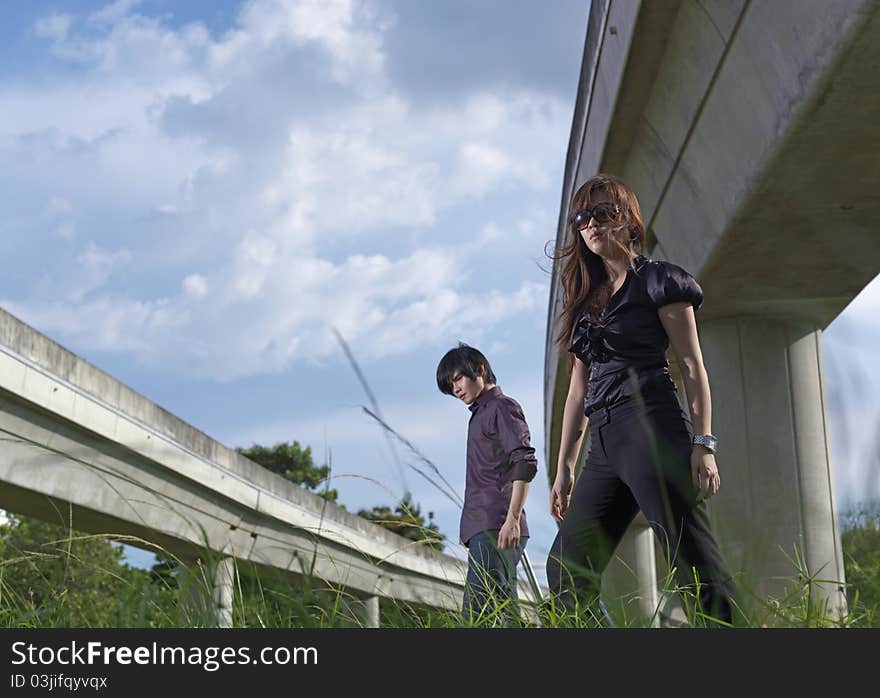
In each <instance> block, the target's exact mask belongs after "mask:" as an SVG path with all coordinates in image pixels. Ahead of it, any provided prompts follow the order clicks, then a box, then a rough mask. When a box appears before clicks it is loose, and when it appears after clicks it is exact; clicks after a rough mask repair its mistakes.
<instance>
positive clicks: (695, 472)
mask: <svg viewBox="0 0 880 698" xmlns="http://www.w3.org/2000/svg"><path fill="white" fill-rule="evenodd" d="M691 479H692V480H693V483H694V489H696V490H697V501H698V502H702V501H703V500H704V499H708V498H709V497H711V496H712V495H713V494H717V493H718V490H719V489H720V488H721V476H720V475H719V474H718V466H717V465H715V456H714V455H713V454H712V453H709V451H708V450H707V449H706V448H704V447H702V446H700V445H699V444H697V445H695V446H694V450H693V451H692V452H691Z"/></svg>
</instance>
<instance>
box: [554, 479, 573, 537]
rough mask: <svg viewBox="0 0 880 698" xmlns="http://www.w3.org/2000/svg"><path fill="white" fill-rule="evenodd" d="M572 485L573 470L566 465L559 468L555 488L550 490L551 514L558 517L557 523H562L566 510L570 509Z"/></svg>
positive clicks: (555, 517)
mask: <svg viewBox="0 0 880 698" xmlns="http://www.w3.org/2000/svg"><path fill="white" fill-rule="evenodd" d="M571 486H572V478H571V471H569V469H568V468H566V467H562V468H559V469H558V470H557V472H556V480H555V481H554V483H553V489H551V490H550V516H552V517H553V518H554V519H556V523H562V519H563V517H564V516H565V512H566V511H568V503H569V500H570V499H571Z"/></svg>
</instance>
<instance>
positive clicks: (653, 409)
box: [547, 392, 733, 622]
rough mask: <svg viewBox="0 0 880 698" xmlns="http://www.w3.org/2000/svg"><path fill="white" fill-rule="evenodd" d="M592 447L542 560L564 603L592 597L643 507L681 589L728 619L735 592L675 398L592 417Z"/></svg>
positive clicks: (631, 403) (629, 404)
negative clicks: (694, 475)
mask: <svg viewBox="0 0 880 698" xmlns="http://www.w3.org/2000/svg"><path fill="white" fill-rule="evenodd" d="M590 433H591V439H592V441H591V444H590V452H589V454H588V455H587V462H586V464H585V465H584V469H583V472H582V473H581V474H580V476H579V477H578V479H577V482H576V483H575V487H574V491H573V492H572V497H571V501H570V504H569V508H568V511H567V512H566V514H565V517H564V519H563V522H562V525H561V526H560V527H559V532H558V533H557V535H556V540H555V541H554V542H553V546H552V547H551V550H550V556H549V558H548V560H547V581H548V583H549V586H550V590H551V591H552V592H554V593H556V594H559V595H560V598H561V600H562V601H563V603H564V604H565V605H566V606H568V607H570V608H571V607H573V606H574V602H575V601H578V602H580V603H587V602H589V600H591V599H595V598H596V597H597V596H598V591H599V577H600V575H601V574H602V572H603V570H604V569H605V567H606V565H607V564H608V562H609V561H610V559H611V556H612V555H613V554H614V550H615V548H616V547H617V544H618V543H619V542H620V539H621V538H622V537H623V534H624V533H625V532H626V529H627V528H628V527H629V525H630V523H631V522H632V520H633V518H634V517H635V515H636V514H637V513H638V511H639V510H640V509H641V511H642V512H643V513H644V515H645V518H647V520H648V522H649V523H650V525H651V528H652V529H653V530H654V533H655V534H656V535H657V539H658V540H659V543H660V548H661V550H662V551H663V554H664V555H665V556H666V559H667V561H668V562H669V565H670V566H673V565H675V566H676V567H677V577H676V580H677V582H678V584H679V585H680V586H684V587H689V588H690V589H691V590H694V589H695V574H696V578H697V579H698V580H699V585H700V586H699V595H698V599H699V603H700V606H701V610H702V611H703V612H705V613H707V614H709V615H710V616H712V617H713V618H717V619H719V620H722V621H726V622H730V621H731V617H732V605H731V601H732V599H733V587H732V581H731V578H730V574H729V573H728V571H727V568H726V565H725V563H724V560H723V558H722V556H721V551H720V550H719V549H718V544H717V543H716V542H715V538H714V537H713V535H712V531H711V529H710V526H709V519H708V516H707V514H706V505H705V504H703V503H700V504H697V502H696V495H697V492H696V490H695V488H694V486H693V482H692V480H691V468H690V459H691V450H692V445H691V434H690V431H689V421H688V420H687V418H686V417H685V415H684V412H683V411H682V409H681V407H680V406H679V404H678V399H677V398H676V396H675V394H674V393H672V392H670V393H668V394H661V395H659V396H652V397H650V398H648V399H646V400H645V401H642V400H640V399H631V400H628V401H626V402H624V403H619V404H618V405H614V406H612V407H611V408H605V409H602V410H599V411H597V412H594V413H593V414H591V415H590Z"/></svg>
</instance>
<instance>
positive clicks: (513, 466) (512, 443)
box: [496, 403, 538, 482]
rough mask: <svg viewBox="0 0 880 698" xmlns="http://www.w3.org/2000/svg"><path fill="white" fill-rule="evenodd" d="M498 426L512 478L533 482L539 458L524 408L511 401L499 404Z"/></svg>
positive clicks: (500, 440)
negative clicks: (532, 443) (536, 456)
mask: <svg viewBox="0 0 880 698" xmlns="http://www.w3.org/2000/svg"><path fill="white" fill-rule="evenodd" d="M496 426H497V429H498V432H497V433H498V440H499V442H500V443H501V448H502V449H503V450H504V453H505V454H507V459H508V463H509V464H510V479H511V480H525V481H526V482H531V481H532V480H533V479H534V477H535V475H536V474H537V472H538V460H537V458H535V449H534V448H532V445H531V435H530V434H529V425H528V424H526V418H525V415H524V414H523V411H522V408H521V407H519V405H516V404H510V403H505V404H502V405H499V408H498V419H497V424H496Z"/></svg>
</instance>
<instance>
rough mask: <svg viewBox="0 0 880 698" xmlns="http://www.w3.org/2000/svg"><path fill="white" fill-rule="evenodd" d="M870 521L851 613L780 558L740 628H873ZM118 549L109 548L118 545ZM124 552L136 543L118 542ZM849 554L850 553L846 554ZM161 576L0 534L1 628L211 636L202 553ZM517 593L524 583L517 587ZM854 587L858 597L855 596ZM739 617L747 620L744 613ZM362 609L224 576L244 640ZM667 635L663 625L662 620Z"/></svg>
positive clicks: (40, 536) (296, 582)
mask: <svg viewBox="0 0 880 698" xmlns="http://www.w3.org/2000/svg"><path fill="white" fill-rule="evenodd" d="M878 522H880V516H877V515H876V514H874V515H873V517H865V516H863V517H862V518H860V519H858V518H856V519H853V520H852V521H850V523H849V524H848V527H845V529H844V536H843V541H844V552H845V558H846V559H847V560H848V568H847V574H852V575H853V577H854V578H855V579H856V580H857V581H856V582H855V583H851V584H850V585H849V586H848V587H847V596H848V601H849V608H848V610H847V612H846V614H845V615H844V616H843V617H840V618H838V617H835V615H834V613H833V610H832V609H830V608H829V607H828V604H827V603H826V602H825V600H824V598H823V596H822V594H821V593H820V590H821V589H822V587H823V586H825V585H829V584H836V582H835V580H826V579H822V578H821V577H820V576H817V575H812V576H811V575H809V574H807V573H806V572H805V565H804V563H803V558H802V556H801V555H800V554H798V553H796V552H795V553H794V554H792V555H791V556H790V561H791V565H792V574H791V577H790V579H788V580H787V584H786V585H785V592H784V593H783V594H782V595H781V596H780V597H779V598H769V599H767V598H761V597H759V596H758V595H756V594H749V593H747V592H741V596H742V598H741V601H742V606H741V608H740V611H741V614H742V616H743V617H742V619H741V620H740V622H738V625H743V626H746V627H799V628H802V627H809V628H821V627H844V628H848V627H878V619H880V614H878V606H877V598H878V597H877V589H878V588H880V585H878V581H880V552H878V550H877V548H874V547H871V545H873V544H874V543H875V542H876V540H877V536H878V535H880V533H878V531H880V528H878ZM117 540H118V539H117ZM125 541H126V542H129V543H131V544H136V545H141V546H144V545H146V543H145V541H140V540H134V539H130V538H129V539H125ZM856 544H857V545H856ZM158 553H159V555H160V559H162V560H164V561H165V563H164V569H163V568H162V565H160V566H158V567H157V568H154V570H153V571H148V570H140V569H135V568H132V567H130V566H128V565H126V564H124V563H123V562H122V559H121V556H122V553H121V551H120V550H119V549H118V547H116V546H114V545H112V544H111V542H110V537H108V536H96V535H81V534H79V533H76V532H75V531H73V530H70V529H64V528H62V527H56V526H50V525H49V524H44V523H41V522H35V521H30V520H26V519H23V520H20V523H17V524H16V523H15V522H13V523H11V524H7V525H5V526H2V527H0V627H16V628H22V627H24V628H38V627H40V628H46V627H49V628H54V627H154V628H176V627H212V626H215V625H216V624H217V615H216V611H215V606H214V599H213V589H212V584H211V580H213V579H214V578H215V574H216V568H217V564H218V561H219V558H218V557H217V555H215V554H212V553H211V552H210V551H205V553H204V555H203V556H202V557H201V558H200V559H199V560H198V561H197V562H196V564H189V565H186V564H184V561H182V560H179V559H177V558H175V557H174V556H173V555H170V554H169V553H168V552H167V551H162V550H158ZM521 583H522V582H521ZM858 584H861V585H862V588H859V586H858ZM661 587H662V589H661V592H662V593H663V594H664V595H666V596H670V597H675V598H678V599H679V600H680V601H679V604H680V607H681V612H682V614H683V616H684V618H685V622H686V624H687V625H689V626H692V627H703V626H712V625H715V624H716V621H715V619H713V618H711V617H710V616H708V615H707V614H705V613H704V612H703V611H702V609H700V608H699V604H697V603H696V601H695V600H696V599H697V598H698V594H697V591H698V581H697V580H695V582H694V584H693V585H689V586H688V587H685V588H682V587H678V586H677V585H676V584H675V582H674V581H673V578H672V574H668V575H667V576H666V577H665V578H664V579H662V580H661ZM633 601H635V599H634V598H632V597H623V598H620V599H605V603H606V608H608V609H610V610H611V611H612V615H613V616H614V618H615V622H614V624H615V625H616V626H623V627H647V626H650V625H651V624H652V623H656V622H657V621H658V620H659V618H658V617H657V616H656V615H655V617H653V618H644V617H641V616H639V615H638V614H637V613H633V612H632V611H631V610H630V609H632V608H633V606H634V604H633V603H632V602H633ZM746 609H748V610H746ZM508 610H509V607H508V603H507V602H503V601H499V602H498V603H493V604H491V605H490V607H489V608H488V609H487V611H486V612H485V613H484V614H482V615H481V616H479V617H477V618H474V619H473V620H471V621H468V622H463V621H462V619H461V618H460V616H459V613H458V611H457V610H449V611H447V610H440V609H432V608H429V607H427V606H424V605H420V604H415V603H407V602H401V601H395V600H392V599H382V600H381V603H380V623H381V625H382V627H393V628H425V629H428V628H460V627H482V628H486V627H500V626H504V625H505V624H506V620H505V619H506V618H507V612H508ZM523 610H524V615H525V616H526V617H527V618H528V619H529V620H528V624H529V625H539V626H540V627H544V628H595V629H598V628H603V627H607V626H608V625H609V622H608V618H607V616H606V614H605V613H604V611H603V609H602V607H601V606H600V604H599V599H598V598H593V599H589V600H587V601H586V602H585V603H583V604H582V605H581V606H580V607H578V608H575V609H569V608H565V607H563V606H562V605H561V604H559V603H557V602H555V600H554V599H548V600H546V601H545V603H544V604H542V605H541V606H540V607H537V608H536V607H534V606H532V605H529V604H525V605H524V607H523ZM361 611H362V602H361V599H360V597H358V596H357V595H354V594H351V593H349V592H348V591H346V590H345V589H341V588H337V587H334V586H332V585H327V584H326V583H324V582H322V581H320V580H318V579H314V578H311V577H309V576H308V575H307V574H305V575H292V574H290V573H286V572H284V571H281V570H267V569H266V568H263V567H259V566H256V565H253V564H251V563H248V562H241V561H237V562H236V564H235V566H234V574H233V608H232V613H233V623H234V625H235V626H236V627H252V628H290V627H309V628H340V627H358V626H360V625H362V623H363V621H362V618H363V614H362V612H361ZM664 622H665V623H668V622H669V621H667V620H664Z"/></svg>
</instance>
